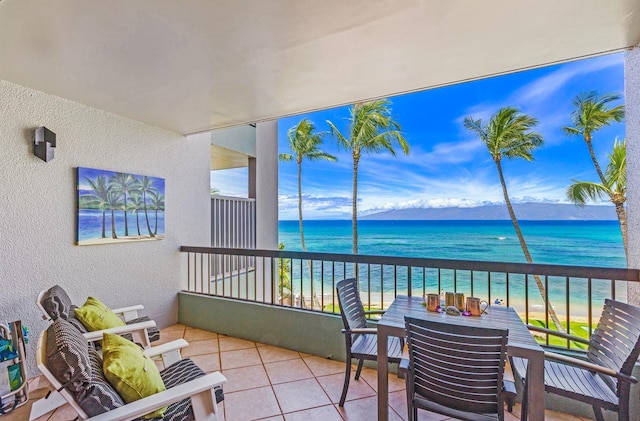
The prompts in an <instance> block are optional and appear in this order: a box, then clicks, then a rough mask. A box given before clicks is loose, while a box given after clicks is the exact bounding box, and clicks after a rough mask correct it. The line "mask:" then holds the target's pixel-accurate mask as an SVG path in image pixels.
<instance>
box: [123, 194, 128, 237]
mask: <svg viewBox="0 0 640 421" xmlns="http://www.w3.org/2000/svg"><path fill="white" fill-rule="evenodd" d="M124 236H125V237H128V236H129V222H128V221H127V193H126V192H125V193H124Z"/></svg>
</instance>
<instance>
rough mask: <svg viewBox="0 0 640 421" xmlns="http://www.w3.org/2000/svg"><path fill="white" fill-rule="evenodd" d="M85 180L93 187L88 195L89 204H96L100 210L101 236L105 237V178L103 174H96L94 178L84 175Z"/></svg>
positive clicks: (106, 191) (106, 187)
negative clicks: (96, 176) (91, 192)
mask: <svg viewBox="0 0 640 421" xmlns="http://www.w3.org/2000/svg"><path fill="white" fill-rule="evenodd" d="M85 180H87V181H88V182H89V184H90V185H91V188H92V189H93V194H91V195H89V196H90V197H91V200H90V201H89V203H90V204H92V205H94V206H97V207H98V209H100V210H101V211H102V238H107V235H106V231H105V227H106V222H107V221H106V215H107V195H108V193H109V187H108V186H107V178H106V177H105V176H103V175H101V176H98V178H96V179H95V181H94V180H92V179H90V178H89V177H85Z"/></svg>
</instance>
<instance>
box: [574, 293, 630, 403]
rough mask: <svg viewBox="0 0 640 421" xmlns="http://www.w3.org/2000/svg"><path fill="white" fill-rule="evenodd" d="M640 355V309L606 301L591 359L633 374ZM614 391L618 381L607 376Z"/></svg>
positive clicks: (592, 340) (588, 355)
mask: <svg viewBox="0 0 640 421" xmlns="http://www.w3.org/2000/svg"><path fill="white" fill-rule="evenodd" d="M639 355H640V308H638V307H634V306H632V305H629V304H626V303H622V302H620V301H614V300H609V299H607V300H605V303H604V308H603V310H602V316H600V321H599V322H598V326H597V328H596V330H595V331H594V332H593V334H592V335H591V339H590V343H589V349H588V351H587V359H588V360H589V361H590V362H592V363H594V364H598V365H601V366H604V367H607V368H610V369H612V370H614V371H619V372H621V373H624V374H627V375H631V371H632V370H633V366H634V364H635V362H636V361H637V359H638V356H639ZM603 378H604V379H605V380H606V381H607V382H608V383H609V385H610V386H611V387H612V389H614V390H615V382H614V381H613V380H612V379H610V378H606V376H603Z"/></svg>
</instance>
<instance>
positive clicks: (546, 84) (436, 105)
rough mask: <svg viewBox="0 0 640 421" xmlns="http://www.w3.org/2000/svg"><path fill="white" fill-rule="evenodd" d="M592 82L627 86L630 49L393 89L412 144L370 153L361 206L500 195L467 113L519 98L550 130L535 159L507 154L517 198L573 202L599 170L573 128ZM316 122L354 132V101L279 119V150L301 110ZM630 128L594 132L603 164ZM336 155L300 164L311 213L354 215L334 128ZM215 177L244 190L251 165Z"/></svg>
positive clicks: (289, 169) (288, 173) (489, 199)
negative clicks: (570, 196)
mask: <svg viewBox="0 0 640 421" xmlns="http://www.w3.org/2000/svg"><path fill="white" fill-rule="evenodd" d="M585 91H597V92H598V93H600V94H604V93H617V94H620V95H623V94H624V55H623V53H618V54H612V55H606V56H600V57H596V58H592V59H588V60H581V61H575V62H571V63H565V64H560V65H555V66H550V67H545V68H540V69H535V70H529V71H526V72H519V73H513V74H510V75H505V76H500V77H494V78H489V79H483V80H478V81H475V82H469V83H464V84H459V85H453V86H448V87H443V88H438V89H431V90H427V91H422V92H416V93H412V94H406V95H401V96H395V97H390V98H389V99H390V101H391V108H392V114H393V116H394V118H395V120H396V121H398V122H399V123H400V125H401V126H402V131H403V134H404V136H405V138H406V139H407V141H408V142H409V144H410V147H411V152H410V154H409V155H408V156H404V155H403V154H401V153H399V154H398V155H397V156H396V157H393V156H391V155H390V154H388V153H382V154H379V155H367V156H364V157H363V158H362V160H361V161H360V166H359V184H358V199H359V204H358V209H359V213H360V214H361V215H366V214H371V213H375V212H380V211H384V210H389V209H400V208H409V207H445V206H477V205H481V204H486V203H502V202H503V197H502V191H501V188H500V184H499V180H498V176H497V172H496V169H495V165H494V163H493V161H492V159H491V157H490V156H489V154H488V152H487V149H486V146H485V145H484V144H483V143H482V142H480V140H478V139H477V138H476V137H475V136H474V135H473V134H472V133H471V132H468V131H467V130H465V129H464V127H463V125H462V121H463V119H464V118H465V117H467V116H472V117H473V118H481V119H482V120H483V122H486V121H488V119H489V117H490V116H491V114H493V113H494V112H495V111H497V110H498V109H499V108H501V107H504V106H515V107H517V108H519V109H520V111H522V112H524V113H527V114H529V115H532V116H534V117H536V118H537V119H538V120H539V121H540V123H539V124H538V126H537V127H536V131H537V132H539V133H541V134H542V135H543V137H544V144H543V146H542V147H540V148H539V149H537V150H536V151H535V152H534V157H535V161H533V162H527V161H524V160H514V161H509V160H505V161H503V170H504V174H505V178H506V180H507V187H508V189H509V194H510V197H511V198H512V201H513V202H531V201H536V202H556V203H567V200H566V198H565V190H566V188H567V186H568V185H569V184H571V180H572V179H579V180H593V181H595V180H596V178H595V177H596V175H595V170H594V169H593V164H592V163H591V160H590V159H589V154H588V152H587V149H586V145H585V144H584V141H583V140H582V139H581V138H580V137H568V136H566V135H565V134H564V133H563V131H562V128H563V127H564V126H566V125H570V124H571V120H570V113H571V110H572V104H571V102H572V100H573V98H574V97H575V96H576V95H577V94H579V93H581V92H585ZM305 117H306V118H308V119H310V120H311V121H313V122H314V123H315V125H316V128H317V130H318V131H328V130H329V126H328V125H327V123H326V120H330V121H332V122H333V123H334V124H336V126H338V128H339V129H340V130H341V132H343V133H347V132H348V129H347V125H348V121H347V119H348V117H349V110H348V107H339V108H334V109H330V110H325V111H319V112H314V113H309V114H302V115H298V116H293V117H288V118H283V119H280V120H279V121H278V139H279V152H288V151H289V150H288V142H287V130H288V129H289V128H290V127H292V126H295V125H296V124H297V123H298V122H299V121H300V120H301V119H302V118H305ZM616 137H618V138H621V139H622V138H624V123H617V124H614V125H612V126H610V127H607V128H605V129H602V130H600V131H598V132H596V133H595V135H594V139H593V144H594V148H595V152H596V155H597V156H598V159H599V161H600V163H601V166H602V167H603V168H604V167H605V166H606V163H607V154H608V153H609V152H610V151H611V149H612V145H613V141H614V139H615V138H616ZM322 149H323V150H325V151H326V152H328V153H331V154H333V155H335V156H337V157H338V161H337V162H325V161H320V162H309V161H304V162H303V164H302V168H303V169H302V171H303V175H302V177H303V180H302V188H303V214H304V218H305V219H349V218H350V217H351V194H352V193H351V183H352V159H351V155H350V153H349V152H348V151H344V150H340V149H339V148H338V146H337V142H336V140H335V139H332V138H331V137H329V136H327V137H326V138H325V142H324V145H323V147H322ZM296 172H297V166H296V164H295V162H281V163H280V166H279V177H278V178H279V180H278V182H279V218H280V219H281V220H286V219H297V217H298V215H297V173H296ZM212 186H213V187H214V188H216V189H218V190H220V192H221V193H222V194H225V195H239V196H246V170H244V169H242V170H234V171H225V172H223V173H218V174H215V172H214V173H212Z"/></svg>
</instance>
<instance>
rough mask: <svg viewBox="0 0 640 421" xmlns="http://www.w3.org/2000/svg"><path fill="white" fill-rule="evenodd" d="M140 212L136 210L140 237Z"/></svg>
mask: <svg viewBox="0 0 640 421" xmlns="http://www.w3.org/2000/svg"><path fill="white" fill-rule="evenodd" d="M139 214H140V212H138V211H137V210H136V228H138V236H139V235H140V217H139Z"/></svg>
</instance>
